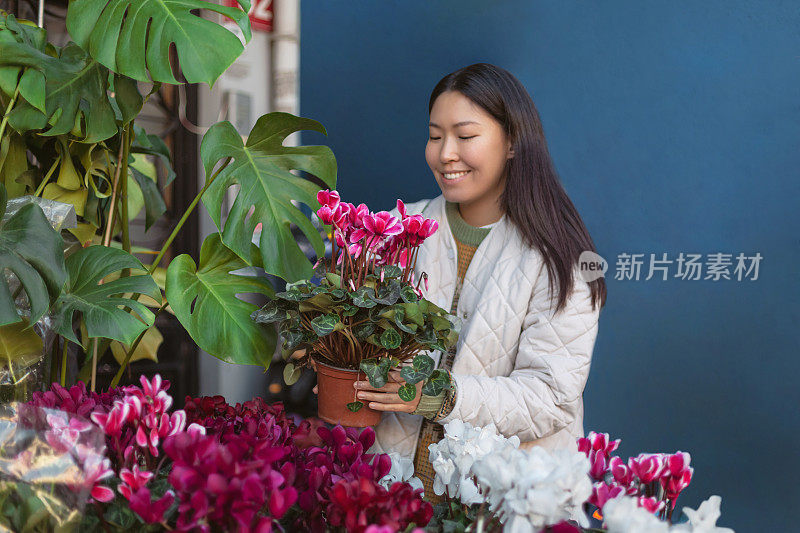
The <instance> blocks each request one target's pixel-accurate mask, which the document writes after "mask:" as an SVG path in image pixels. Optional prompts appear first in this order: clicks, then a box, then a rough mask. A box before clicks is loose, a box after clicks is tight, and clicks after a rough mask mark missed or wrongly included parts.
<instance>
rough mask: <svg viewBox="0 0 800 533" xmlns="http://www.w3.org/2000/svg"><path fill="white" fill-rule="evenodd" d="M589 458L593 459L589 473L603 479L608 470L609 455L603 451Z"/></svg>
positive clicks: (593, 476)
mask: <svg viewBox="0 0 800 533" xmlns="http://www.w3.org/2000/svg"><path fill="white" fill-rule="evenodd" d="M589 460H590V461H591V468H590V469H589V475H590V476H592V479H594V480H596V481H602V480H603V478H605V476H606V472H608V457H607V456H606V455H603V454H602V453H595V454H594V457H592V458H590V459H589Z"/></svg>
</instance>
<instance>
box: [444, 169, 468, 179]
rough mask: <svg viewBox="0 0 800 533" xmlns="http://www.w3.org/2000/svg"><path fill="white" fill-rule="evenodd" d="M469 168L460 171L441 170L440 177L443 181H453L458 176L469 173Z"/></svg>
mask: <svg viewBox="0 0 800 533" xmlns="http://www.w3.org/2000/svg"><path fill="white" fill-rule="evenodd" d="M469 172H470V171H469V170H464V171H462V172H442V177H443V178H444V179H445V181H455V180H457V179H459V178H462V177H464V176H466V175H467V174H469Z"/></svg>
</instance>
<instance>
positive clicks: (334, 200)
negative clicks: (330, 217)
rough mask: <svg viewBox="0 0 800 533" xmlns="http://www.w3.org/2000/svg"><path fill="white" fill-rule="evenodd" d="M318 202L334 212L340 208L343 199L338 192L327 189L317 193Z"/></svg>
mask: <svg viewBox="0 0 800 533" xmlns="http://www.w3.org/2000/svg"><path fill="white" fill-rule="evenodd" d="M317 201H318V202H319V204H320V205H322V206H326V207H329V208H330V209H331V210H334V209H336V208H337V207H338V206H339V202H340V201H341V199H340V197H339V193H338V192H336V191H331V190H329V189H325V190H324V191H319V192H318V193H317Z"/></svg>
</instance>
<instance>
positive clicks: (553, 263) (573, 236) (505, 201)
mask: <svg viewBox="0 0 800 533" xmlns="http://www.w3.org/2000/svg"><path fill="white" fill-rule="evenodd" d="M445 91H457V92H459V93H461V94H463V95H464V96H466V97H467V98H469V99H470V100H471V101H472V102H474V103H475V104H477V105H478V106H480V107H481V108H483V109H484V110H485V111H486V112H487V113H489V114H490V115H491V116H492V117H494V118H495V120H497V122H499V123H500V124H501V125H502V126H503V128H504V130H505V132H506V135H507V136H508V138H509V139H510V140H511V147H512V150H513V151H514V157H512V158H510V159H507V162H506V169H505V172H506V187H505V191H504V192H503V194H502V196H501V198H500V202H501V206H502V208H503V210H504V211H505V213H506V215H507V216H508V218H509V219H510V220H511V222H513V223H514V225H515V226H516V227H517V228H518V229H519V231H520V233H521V234H522V236H523V239H524V241H525V243H526V244H527V245H528V246H530V247H531V248H536V249H538V250H539V252H540V253H541V254H542V256H543V257H544V260H545V265H546V266H547V272H548V274H549V277H550V293H551V295H552V294H553V280H557V281H558V304H557V305H556V312H558V311H559V310H561V309H563V308H564V306H565V305H566V303H567V298H568V297H569V294H570V293H571V291H572V288H573V286H574V283H575V280H574V279H573V269H574V267H575V266H576V265H577V263H578V257H579V256H580V254H581V252H583V251H585V250H590V251H592V252H596V251H597V250H596V249H595V246H594V243H593V242H592V238H591V237H590V236H589V232H588V231H587V230H586V226H584V224H583V221H582V220H581V217H580V215H578V211H577V210H576V209H575V206H574V205H573V204H572V201H571V200H570V199H569V197H568V196H567V193H566V191H565V190H564V187H563V186H562V185H561V181H560V180H559V178H558V174H557V173H556V171H555V168H554V166H553V161H552V159H551V158H550V152H549V150H548V149H547V141H545V138H544V131H543V129H542V123H541V121H540V120H539V112H538V111H537V110H536V106H535V105H534V104H533V100H532V99H531V97H530V95H529V94H528V91H526V90H525V87H524V86H523V85H522V84H521V83H520V82H519V80H517V78H515V77H514V76H513V75H512V74H511V73H510V72H508V71H507V70H505V69H502V68H500V67H496V66H494V65H490V64H489V63H476V64H474V65H470V66H468V67H464V68H462V69H459V70H457V71H455V72H452V73H450V74H448V75H447V76H445V77H444V78H442V79H441V81H439V83H437V84H436V87H434V89H433V92H432V93H431V98H430V102H429V104H428V113H430V111H431V109H433V104H434V102H435V101H436V98H437V97H438V96H439V95H440V94H442V93H443V92H445ZM589 287H590V289H591V293H592V307H593V308H594V307H596V306H597V303H598V302H600V307H602V306H603V305H605V301H606V284H605V280H604V279H603V278H599V279H597V280H594V281H592V282H589Z"/></svg>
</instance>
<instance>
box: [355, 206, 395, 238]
mask: <svg viewBox="0 0 800 533" xmlns="http://www.w3.org/2000/svg"><path fill="white" fill-rule="evenodd" d="M364 228H365V229H366V230H367V231H368V232H369V233H370V234H372V235H374V236H376V237H384V238H385V237H391V236H393V235H399V234H400V233H402V231H403V225H402V224H401V223H400V221H399V220H397V219H396V218H395V217H393V216H392V215H391V214H389V212H388V211H379V212H377V213H375V214H372V215H366V216H364Z"/></svg>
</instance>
